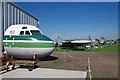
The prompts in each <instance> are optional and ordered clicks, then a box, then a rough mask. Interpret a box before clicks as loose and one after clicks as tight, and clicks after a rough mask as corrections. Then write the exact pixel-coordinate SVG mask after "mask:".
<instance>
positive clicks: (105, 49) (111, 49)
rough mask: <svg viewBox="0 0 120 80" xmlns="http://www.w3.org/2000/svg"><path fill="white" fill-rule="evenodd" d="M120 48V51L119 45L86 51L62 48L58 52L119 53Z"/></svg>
mask: <svg viewBox="0 0 120 80" xmlns="http://www.w3.org/2000/svg"><path fill="white" fill-rule="evenodd" d="M118 48H119V49H120V46H118V44H114V45H109V46H102V48H101V47H99V48H90V49H85V50H67V49H62V48H61V47H60V48H59V49H56V50H55V51H57V52H118Z"/></svg>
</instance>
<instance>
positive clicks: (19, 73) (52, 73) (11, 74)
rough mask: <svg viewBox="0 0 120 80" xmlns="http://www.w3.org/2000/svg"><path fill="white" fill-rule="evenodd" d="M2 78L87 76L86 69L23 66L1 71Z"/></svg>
mask: <svg viewBox="0 0 120 80" xmlns="http://www.w3.org/2000/svg"><path fill="white" fill-rule="evenodd" d="M1 75H2V78H83V79H85V78H86V77H87V72H86V71H73V70H59V69H48V68H36V69H34V70H33V71H28V69H25V68H17V69H15V70H11V71H8V72H3V73H2V74H1Z"/></svg>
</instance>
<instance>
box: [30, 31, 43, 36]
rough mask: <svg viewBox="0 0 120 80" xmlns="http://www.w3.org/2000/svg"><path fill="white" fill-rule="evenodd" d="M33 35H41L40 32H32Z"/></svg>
mask: <svg viewBox="0 0 120 80" xmlns="http://www.w3.org/2000/svg"><path fill="white" fill-rule="evenodd" d="M30 31H31V33H32V35H41V33H40V31H39V30H30Z"/></svg>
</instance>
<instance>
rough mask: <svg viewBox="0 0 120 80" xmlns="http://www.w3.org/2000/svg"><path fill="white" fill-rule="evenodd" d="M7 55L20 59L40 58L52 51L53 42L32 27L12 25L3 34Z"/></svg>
mask: <svg viewBox="0 0 120 80" xmlns="http://www.w3.org/2000/svg"><path fill="white" fill-rule="evenodd" d="M3 43H4V48H5V51H6V52H7V55H8V56H9V57H10V56H13V57H15V58H20V59H32V58H33V57H34V56H35V57H36V58H42V57H46V56H49V55H50V54H51V53H52V52H53V51H54V42H53V41H52V40H51V39H50V38H48V37H47V36H45V35H43V33H42V32H41V31H40V30H39V28H37V27H35V26H32V25H24V24H19V25H12V26H10V27H9V28H8V29H7V30H6V31H5V33H4V38H3Z"/></svg>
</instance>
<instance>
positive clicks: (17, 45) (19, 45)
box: [4, 42, 54, 48]
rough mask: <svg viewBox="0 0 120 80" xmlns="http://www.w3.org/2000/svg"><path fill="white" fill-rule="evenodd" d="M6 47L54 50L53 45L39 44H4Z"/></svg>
mask: <svg viewBox="0 0 120 80" xmlns="http://www.w3.org/2000/svg"><path fill="white" fill-rule="evenodd" d="M4 46H5V47H22V48H53V47H54V44H53V43H39V42H27V43H26V42H14V43H13V42H4Z"/></svg>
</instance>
